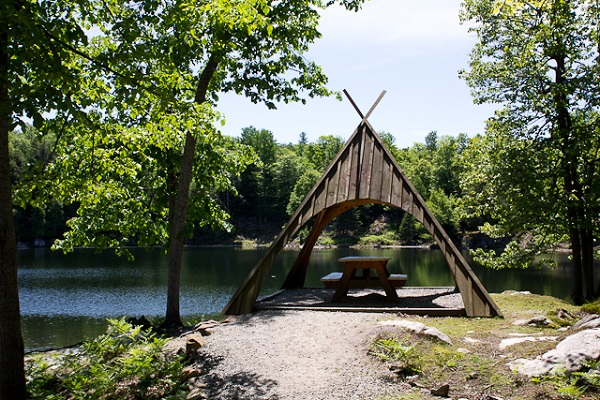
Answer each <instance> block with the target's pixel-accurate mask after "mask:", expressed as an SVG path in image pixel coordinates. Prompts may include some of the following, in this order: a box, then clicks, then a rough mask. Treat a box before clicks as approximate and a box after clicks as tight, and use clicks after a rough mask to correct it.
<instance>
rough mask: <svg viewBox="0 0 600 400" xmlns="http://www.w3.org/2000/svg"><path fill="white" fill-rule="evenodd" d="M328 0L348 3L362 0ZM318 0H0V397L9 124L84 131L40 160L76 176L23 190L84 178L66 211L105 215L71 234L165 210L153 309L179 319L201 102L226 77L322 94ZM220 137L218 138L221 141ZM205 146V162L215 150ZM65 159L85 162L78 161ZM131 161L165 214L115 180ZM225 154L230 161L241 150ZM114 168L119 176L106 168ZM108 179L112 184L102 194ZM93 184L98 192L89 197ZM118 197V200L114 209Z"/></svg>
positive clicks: (290, 93) (5, 337) (7, 272)
mask: <svg viewBox="0 0 600 400" xmlns="http://www.w3.org/2000/svg"><path fill="white" fill-rule="evenodd" d="M332 3H334V1H329V2H328V3H327V4H328V5H329V4H332ZM339 3H340V4H344V5H345V6H346V7H347V8H349V9H357V8H358V7H359V6H360V4H361V3H362V1H361V0H350V1H348V0H343V1H339ZM322 5H323V4H322V2H321V1H317V0H312V1H311V0H304V1H301V0H287V1H286V0H284V1H270V0H241V1H236V2H233V1H232V2H229V1H226V2H224V1H217V0H214V1H205V2H200V3H198V2H196V1H186V0H144V1H139V2H136V1H129V0H109V1H106V0H91V1H79V0H55V1H49V0H41V1H33V0H11V1H4V2H2V5H1V6H0V313H1V314H0V319H1V320H2V324H1V325H0V349H1V350H0V397H1V398H3V399H4V398H10V399H22V398H24V397H25V380H24V374H23V343H22V337H21V330H20V317H19V301H18V286H17V264H18V263H17V252H16V242H15V236H14V226H13V216H12V195H11V192H12V189H11V183H10V179H9V176H10V175H9V173H10V171H9V150H8V133H9V132H10V131H11V130H13V129H14V128H15V127H16V126H18V125H19V124H21V125H23V124H24V123H25V122H26V121H27V119H24V118H23V117H27V118H28V119H29V121H32V122H33V125H34V126H35V127H36V128H37V129H39V130H40V132H41V133H42V134H44V133H46V132H56V135H57V145H58V146H67V145H68V144H81V145H82V147H84V146H83V144H82V143H81V142H84V143H89V144H91V147H90V148H88V149H87V150H88V151H87V152H77V153H75V154H73V157H72V158H70V159H69V158H68V157H69V156H70V155H71V154H70V153H68V152H62V153H61V154H60V156H61V157H59V160H60V162H57V164H56V167H55V168H50V169H52V170H51V171H50V172H52V173H58V172H62V171H63V170H66V171H77V172H78V173H79V174H82V173H83V172H87V173H89V175H88V176H87V178H86V180H85V181H84V182H83V184H81V182H80V181H78V180H76V179H68V175H61V176H60V178H66V179H60V178H59V176H58V175H52V174H51V175H50V177H51V178H52V179H53V180H52V182H53V183H54V184H55V185H54V186H49V187H48V186H44V185H35V186H33V187H32V189H33V190H35V191H36V193H35V194H36V195H44V194H48V193H49V194H57V195H58V196H63V197H65V198H71V199H72V200H78V199H79V196H78V195H80V194H81V193H82V190H83V189H92V190H90V192H88V193H86V194H84V195H83V197H88V198H89V199H90V202H89V205H90V207H83V208H81V207H80V208H79V210H78V213H79V215H78V216H79V217H84V218H83V220H85V217H86V213H87V216H89V215H90V214H92V213H94V212H97V211H103V213H101V215H105V216H109V217H110V218H108V219H106V220H103V221H102V223H103V224H104V225H103V227H104V228H105V229H98V230H97V231H96V233H98V234H100V233H102V237H103V238H102V239H98V238H96V237H91V236H90V237H87V238H86V237H85V236H81V237H82V238H83V239H85V240H88V239H89V241H90V242H91V243H93V244H99V245H100V246H104V245H109V244H110V243H114V240H117V241H122V240H124V239H128V236H129V233H130V232H132V231H131V230H130V229H129V228H130V227H131V226H134V227H135V226H137V227H138V228H139V227H140V226H145V224H148V221H151V220H157V219H159V218H157V217H162V220H165V219H166V221H167V223H168V227H167V228H166V229H167V232H168V239H169V246H168V248H169V250H168V252H169V288H168V296H167V297H168V299H167V311H166V321H165V322H166V324H173V325H179V324H181V320H180V316H179V271H180V268H181V255H182V251H183V243H184V240H185V235H186V233H187V232H188V231H189V229H188V228H189V223H190V221H189V219H188V211H189V199H190V193H191V190H196V191H198V192H205V193H210V190H212V188H210V187H207V186H203V185H197V186H196V187H195V188H194V187H193V185H192V180H193V179H192V178H193V175H194V171H195V169H194V165H195V161H196V160H197V159H198V158H202V155H203V153H202V151H203V150H205V149H206V150H207V149H210V148H211V140H213V139H215V140H217V141H219V140H221V139H220V138H219V135H218V133H217V132H216V130H215V129H214V124H213V123H214V121H215V119H217V116H216V115H215V113H214V112H213V107H212V105H213V104H214V103H215V102H216V100H217V93H218V92H220V91H235V92H237V93H241V94H244V95H246V96H248V97H249V98H250V99H251V100H252V101H254V102H263V103H265V104H266V105H267V106H268V107H275V105H276V102H278V101H284V102H288V101H305V99H306V98H307V97H313V96H322V95H327V94H329V93H330V92H329V91H328V90H327V89H326V88H325V83H326V78H325V76H324V74H323V73H322V71H321V69H320V68H319V67H318V66H317V65H316V64H315V63H313V62H310V61H308V60H306V59H305V58H304V57H303V53H304V52H305V51H306V50H307V49H308V46H309V45H310V43H312V42H313V41H314V40H315V39H317V38H318V37H319V33H318V31H317V29H316V27H317V24H318V20H319V13H318V9H319V8H321V7H322ZM144 138H146V139H151V143H150V144H147V145H146V143H143V142H144V141H143V139H144ZM161 138H164V140H161ZM80 139H83V140H81V141H80ZM130 141H131V142H132V143H138V144H140V146H141V147H140V148H139V149H135V148H133V149H132V150H133V153H132V154H130V156H131V157H126V156H127V153H128V152H127V151H125V150H124V151H119V149H120V148H121V146H123V145H125V144H128V143H130ZM63 148H64V147H63ZM219 148H220V149H223V150H225V148H226V146H219ZM129 149H131V147H129ZM217 152H221V150H217ZM153 155H156V159H154V158H153ZM110 156H114V159H112V164H113V165H108V164H107V162H106V161H107V160H109V159H111V157H110ZM209 158H210V160H209V163H211V165H214V163H215V162H217V161H218V160H219V157H214V158H212V157H209ZM77 161H82V162H84V163H83V164H80V167H81V168H79V169H77V165H78V164H77ZM122 161H125V162H126V163H125V164H122V163H121V162H122ZM140 161H144V162H146V161H147V162H150V163H153V164H154V165H156V169H157V170H158V169H161V168H162V169H163V172H165V173H166V175H165V184H166V185H167V187H168V188H169V190H168V191H167V192H166V195H167V196H168V203H169V207H168V210H169V211H168V215H158V216H155V215H153V213H154V211H151V212H147V213H138V212H136V211H138V210H140V209H141V208H142V207H143V206H144V202H143V197H141V196H137V195H136V192H135V191H134V192H131V191H128V190H127V189H128V188H127V187H126V186H129V188H132V187H134V186H133V184H135V179H133V178H138V177H139V178H142V177H143V178H146V180H145V182H146V183H148V185H150V184H151V180H150V179H149V178H147V177H145V176H144V175H143V172H144V171H143V169H142V168H141V167H140V165H141V164H142V163H141V162H140ZM231 161H233V162H234V163H236V164H238V166H240V165H241V164H243V163H244V162H245V161H244V160H241V161H239V160H236V159H233V160H231ZM138 164H140V165H138ZM61 168H62V169H61ZM102 168H108V172H103V173H101V174H98V175H96V173H98V172H99V171H101V170H102ZM130 168H132V169H133V172H132V173H129V169H130ZM196 171H197V170H196ZM121 173H123V174H125V179H119V178H118V176H119V175H120V174H121ZM103 175H104V176H106V177H108V178H109V182H110V183H111V184H112V185H111V184H101V185H98V186H94V185H91V178H95V177H98V178H100V179H102V178H103ZM230 178H231V177H230V176H228V174H223V175H222V176H218V177H216V179H217V181H218V182H219V183H222V184H225V183H224V182H225V181H227V180H228V179H230ZM104 183H107V182H104ZM96 189H99V190H98V191H97V192H96ZM113 189H114V192H115V193H117V194H118V195H117V196H114V197H113V196H112V194H113ZM141 191H142V192H143V191H144V190H141ZM30 195H31V193H29V194H28V193H26V191H23V192H21V195H20V196H21V197H20V198H21V199H24V200H27V198H28V197H30ZM94 196H96V198H97V199H102V200H103V201H98V202H96V203H94V201H93V199H94ZM205 199H207V200H206V201H205V202H204V204H205V205H206V207H207V209H208V210H209V211H210V212H213V211H214V212H215V213H217V214H220V210H217V209H216V208H215V206H216V205H215V203H214V202H212V201H211V199H212V197H211V196H210V195H209V196H206V197H205ZM111 200H114V204H115V207H113V208H111V210H115V211H117V210H121V214H119V215H121V216H122V217H123V219H121V220H120V221H121V223H119V224H115V223H114V221H115V218H114V216H112V215H109V214H108V212H107V210H102V209H99V208H96V207H94V204H97V205H100V204H111ZM117 204H123V205H126V206H127V208H124V209H117V207H116V205H117ZM144 210H146V209H144ZM220 215H223V214H220ZM140 218H141V220H140ZM132 220H133V221H134V222H133V223H130V224H124V223H123V222H128V221H132ZM81 221H82V219H74V220H73V221H72V224H71V229H72V230H73V232H85V231H86V230H88V229H89V228H90V226H86V225H85V224H78V222H81ZM126 225H127V226H126ZM146 226H147V225H146ZM163 227H164V225H163V226H162V227H161V226H159V227H158V228H157V229H156V230H152V231H151V232H150V234H149V235H147V237H146V238H145V240H148V242H149V241H151V240H154V239H161V238H162V231H163ZM136 231H137V232H139V229H135V230H134V231H133V232H136ZM75 236H76V235H75ZM115 238H116V239H115ZM67 239H68V238H67ZM63 243H68V240H67V241H66V242H63ZM67 247H68V246H67Z"/></svg>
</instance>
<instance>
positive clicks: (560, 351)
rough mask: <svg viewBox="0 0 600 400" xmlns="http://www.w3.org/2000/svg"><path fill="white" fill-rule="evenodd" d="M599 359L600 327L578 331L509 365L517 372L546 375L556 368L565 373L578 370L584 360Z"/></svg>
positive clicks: (582, 366)
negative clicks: (547, 348)
mask: <svg viewBox="0 0 600 400" xmlns="http://www.w3.org/2000/svg"><path fill="white" fill-rule="evenodd" d="M598 359H600V329H588V330H584V331H579V332H577V333H575V334H573V335H571V336H568V337H567V338H565V339H564V340H562V341H561V342H560V343H559V344H558V345H557V346H556V348H555V349H554V350H550V351H549V352H547V353H544V354H542V355H541V356H539V357H537V358H535V359H533V360H527V359H518V360H515V361H513V362H511V363H509V366H510V367H511V368H512V369H514V370H516V371H517V372H518V373H520V374H523V375H527V376H529V377H532V376H542V375H548V374H551V373H553V372H554V371H556V370H557V369H562V368H564V369H566V371H567V373H572V372H576V371H580V370H582V369H583V368H584V365H583V364H584V363H585V362H586V361H591V360H598Z"/></svg>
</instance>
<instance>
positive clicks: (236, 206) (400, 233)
mask: <svg viewBox="0 0 600 400" xmlns="http://www.w3.org/2000/svg"><path fill="white" fill-rule="evenodd" d="M379 135H380V136H381V138H382V139H383V141H384V142H385V144H386V145H387V147H388V148H389V149H390V151H391V153H392V154H393V155H394V157H395V158H396V160H397V161H398V163H399V165H400V166H401V168H402V169H403V170H404V171H405V172H406V174H407V175H408V177H409V179H410V180H411V181H412V183H413V184H414V185H415V187H416V188H417V190H418V191H419V193H420V194H421V195H422V196H423V198H424V199H425V200H426V202H427V204H428V206H429V207H430V209H431V210H432V211H433V213H434V214H435V215H436V217H437V218H438V219H439V220H440V222H441V223H442V225H443V226H444V228H445V229H446V231H447V232H448V234H449V235H450V237H452V238H453V239H454V240H455V241H459V240H460V238H461V236H462V233H463V232H465V231H469V230H475V229H477V227H478V225H479V224H481V222H482V221H478V220H475V219H472V218H469V217H467V216H466V215H464V213H461V212H460V209H461V208H460V206H459V205H460V204H459V203H460V198H461V188H460V179H461V171H462V169H463V167H462V165H463V161H462V159H461V154H462V152H463V150H464V149H465V147H466V146H467V144H468V142H469V140H470V139H469V138H468V137H467V136H466V135H464V134H461V135H459V136H458V137H450V136H441V137H438V134H437V132H435V131H434V132H430V133H429V134H428V135H427V137H426V139H425V143H424V144H421V143H417V144H414V145H413V146H412V147H409V148H404V149H400V148H398V147H397V146H396V145H395V143H394V140H395V139H394V136H393V135H392V134H390V133H387V132H379ZM55 140H56V138H55V137H53V136H52V135H47V136H44V137H41V136H39V135H38V134H37V132H36V131H35V130H34V129H33V128H31V129H29V130H27V131H25V132H13V133H12V134H11V136H10V146H11V148H10V154H11V157H12V158H11V180H12V183H13V184H15V185H18V184H19V182H20V181H21V180H24V179H32V178H33V179H35V177H32V176H31V174H32V173H40V171H41V173H43V165H44V164H45V163H47V162H49V161H51V159H52V157H53V153H52V148H53V145H54V142H55ZM235 140H237V141H239V142H240V143H242V144H245V145H248V146H250V147H252V148H253V149H254V152H255V153H256V155H257V156H258V160H257V162H255V163H254V164H252V165H250V166H249V167H248V168H247V169H246V170H245V171H244V172H243V173H242V175H241V176H240V177H239V178H238V179H237V182H236V185H235V187H236V190H237V193H231V192H227V193H218V194H216V195H217V196H218V198H219V202H220V203H221V205H222V206H223V207H224V209H225V210H227V211H228V213H229V214H230V216H231V223H232V226H233V230H232V231H231V232H221V231H212V230H211V229H210V228H198V229H197V230H196V232H195V235H194V237H193V238H191V239H189V243H190V244H228V243H233V242H239V241H241V240H258V241H262V242H268V241H270V240H272V239H273V237H274V236H275V235H276V234H277V233H278V232H279V230H280V229H281V227H282V226H283V224H285V222H286V221H287V219H288V218H289V216H290V215H291V214H292V213H293V212H294V211H295V209H296V208H297V207H298V206H299V205H300V203H301V202H302V200H303V198H304V196H305V195H306V193H308V191H309V190H310V189H311V188H312V186H313V185H314V184H315V182H316V181H317V180H318V179H319V178H320V176H321V174H322V173H323V171H324V170H325V169H326V168H327V166H328V165H329V164H330V162H331V161H332V160H333V158H334V157H335V155H336V154H337V153H338V152H339V151H340V149H341V148H342V147H343V145H344V142H345V141H344V139H342V138H341V137H339V136H332V135H329V136H321V137H319V138H318V139H317V140H316V141H315V142H309V141H308V140H307V137H306V134H305V133H301V134H300V136H299V139H298V142H297V143H288V144H281V143H277V142H276V141H275V139H274V136H273V133H272V132H270V131H268V130H265V129H256V128H254V127H248V128H245V129H243V131H242V134H241V136H240V137H239V138H236V139H235ZM75 212H76V205H69V206H63V205H61V204H59V203H58V202H50V203H49V204H37V205H36V206H35V207H34V206H33V205H30V206H27V207H26V208H21V207H15V224H16V232H17V239H18V241H19V242H20V244H21V245H22V246H40V245H50V244H52V242H53V241H54V240H55V239H57V238H61V237H62V234H63V233H64V232H65V230H66V222H67V220H68V219H69V218H70V217H71V216H73V215H75ZM307 233H308V231H307V230H306V229H305V230H303V231H301V232H300V234H299V235H298V241H300V242H302V240H303V239H304V237H305V236H306V235H307ZM430 241H431V237H430V236H429V235H428V234H427V232H426V231H425V229H424V227H422V225H421V224H419V223H417V222H416V221H415V220H414V219H413V218H412V217H411V216H410V215H408V214H405V213H404V212H403V211H402V210H399V209H395V208H393V207H388V206H382V205H366V206H361V207H357V208H355V209H352V210H350V211H348V212H346V213H344V214H342V215H341V216H339V217H338V218H336V219H335V220H334V221H333V222H332V223H331V224H330V226H329V227H328V228H327V229H326V231H325V232H324V234H323V235H322V237H321V239H320V242H321V243H322V244H329V245H357V244H358V245H377V244H380V245H386V244H422V243H427V242H430Z"/></svg>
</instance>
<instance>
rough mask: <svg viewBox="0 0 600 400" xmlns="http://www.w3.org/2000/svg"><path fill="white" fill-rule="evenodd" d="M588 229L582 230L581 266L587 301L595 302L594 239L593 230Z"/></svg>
mask: <svg viewBox="0 0 600 400" xmlns="http://www.w3.org/2000/svg"><path fill="white" fill-rule="evenodd" d="M585 222H586V227H585V228H581V237H583V240H582V243H581V265H582V272H583V276H582V279H583V285H584V295H585V300H588V301H589V300H593V299H594V298H595V297H596V292H595V289H594V239H593V236H592V230H591V229H589V228H587V222H588V221H585Z"/></svg>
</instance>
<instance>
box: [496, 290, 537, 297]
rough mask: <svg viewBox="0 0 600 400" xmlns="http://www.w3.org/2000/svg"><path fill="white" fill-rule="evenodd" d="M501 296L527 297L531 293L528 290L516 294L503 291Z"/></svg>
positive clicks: (515, 292)
mask: <svg viewBox="0 0 600 400" xmlns="http://www.w3.org/2000/svg"><path fill="white" fill-rule="evenodd" d="M502 294H503V295H508V296H527V295H530V294H531V292H530V291H529V290H523V291H521V292H518V291H516V290H505V291H504V292H502Z"/></svg>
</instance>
